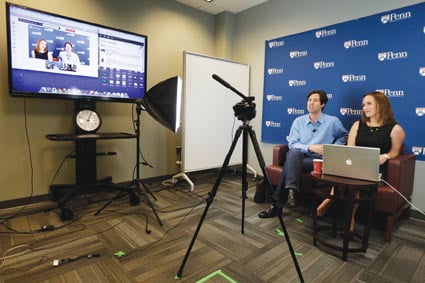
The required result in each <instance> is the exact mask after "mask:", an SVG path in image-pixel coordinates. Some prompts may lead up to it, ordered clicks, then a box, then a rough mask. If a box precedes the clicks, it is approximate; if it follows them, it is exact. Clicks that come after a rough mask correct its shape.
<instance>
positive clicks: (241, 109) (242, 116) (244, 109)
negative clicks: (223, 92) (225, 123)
mask: <svg viewBox="0 0 425 283" xmlns="http://www.w3.org/2000/svg"><path fill="white" fill-rule="evenodd" d="M213 78H214V79H215V80H217V81H219V82H220V83H221V84H223V85H224V86H226V87H228V88H230V89H231V90H233V91H234V92H236V93H237V94H238V95H239V96H241V97H243V99H244V100H243V101H242V102H240V103H238V104H236V105H235V106H234V107H233V109H234V111H235V116H237V117H238V119H239V120H241V121H243V124H242V125H241V126H240V127H239V128H238V130H237V131H236V134H235V137H234V139H233V141H232V144H231V146H230V149H229V152H228V153H227V155H226V158H225V159H224V162H223V165H222V167H221V169H220V172H219V175H218V177H217V179H216V181H215V183H214V186H213V188H212V190H211V191H210V192H209V193H208V197H207V198H206V203H207V205H206V206H205V209H204V212H203V213H202V216H201V219H200V221H199V223H198V226H197V228H196V230H195V234H194V235H193V238H192V241H191V242H190V245H189V247H188V249H187V252H186V254H185V256H184V258H183V261H182V263H181V266H180V269H179V270H178V272H177V274H176V278H177V279H178V278H180V277H181V276H182V274H183V269H184V267H185V265H186V262H187V260H188V258H189V254H190V252H191V250H192V247H193V245H194V244H195V241H196V238H197V237H198V233H199V231H200V230H201V226H202V223H203V222H204V219H205V217H206V215H207V213H208V209H209V208H210V206H211V204H212V202H213V201H214V197H215V196H216V194H217V190H218V187H219V186H220V183H221V180H222V179H223V176H224V174H225V172H226V169H227V167H228V165H229V162H230V158H231V157H232V154H233V151H234V149H235V147H236V144H237V142H238V139H239V138H240V136H241V134H242V217H241V218H242V219H241V220H242V222H241V234H244V219H245V199H246V192H247V190H248V182H247V178H246V177H247V176H246V175H247V164H248V135H249V137H250V138H251V142H252V144H253V146H254V150H255V154H256V156H257V160H258V163H259V165H260V167H261V171H262V173H263V176H264V180H265V182H266V184H267V186H268V187H269V189H270V190H271V189H272V187H271V182H270V178H269V176H268V174H267V171H266V166H265V162H264V158H263V156H262V154H261V151H260V146H259V144H258V141H257V138H256V135H255V132H254V130H253V129H252V127H251V126H250V125H249V124H248V122H249V121H250V120H251V119H252V118H254V117H255V104H254V103H253V102H252V101H253V100H254V97H246V96H244V95H243V94H241V93H240V92H239V91H237V90H236V89H234V88H233V87H232V86H231V85H230V84H229V83H227V82H226V81H224V80H223V79H221V78H220V77H219V76H217V75H215V74H214V75H213ZM276 205H277V207H279V208H280V207H281V204H278V202H277V201H276ZM277 216H278V218H279V222H280V225H281V227H282V231H283V233H284V235H285V239H286V242H287V245H288V249H289V251H290V253H291V256H292V260H293V262H294V265H295V268H296V270H297V273H298V277H299V279H300V282H304V279H303V277H302V274H301V269H300V267H299V266H298V261H297V259H296V257H295V253H294V249H293V247H292V244H291V241H290V239H289V234H288V231H287V230H286V226H285V223H284V222H283V218H282V210H281V209H278V215H277Z"/></svg>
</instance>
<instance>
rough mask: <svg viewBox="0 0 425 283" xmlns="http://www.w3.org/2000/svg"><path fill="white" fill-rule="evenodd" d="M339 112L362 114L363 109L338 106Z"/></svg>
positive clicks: (348, 114) (342, 113)
mask: <svg viewBox="0 0 425 283" xmlns="http://www.w3.org/2000/svg"><path fill="white" fill-rule="evenodd" d="M339 113H341V115H343V116H345V115H347V116H351V115H362V113H363V111H362V110H360V109H352V108H345V107H343V108H340V109H339Z"/></svg>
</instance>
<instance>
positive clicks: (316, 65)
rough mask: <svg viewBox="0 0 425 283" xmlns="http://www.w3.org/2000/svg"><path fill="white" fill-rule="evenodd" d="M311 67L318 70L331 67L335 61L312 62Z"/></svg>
mask: <svg viewBox="0 0 425 283" xmlns="http://www.w3.org/2000/svg"><path fill="white" fill-rule="evenodd" d="M313 67H314V68H315V69H316V70H318V69H327V68H333V67H335V62H325V61H319V62H314V63H313Z"/></svg>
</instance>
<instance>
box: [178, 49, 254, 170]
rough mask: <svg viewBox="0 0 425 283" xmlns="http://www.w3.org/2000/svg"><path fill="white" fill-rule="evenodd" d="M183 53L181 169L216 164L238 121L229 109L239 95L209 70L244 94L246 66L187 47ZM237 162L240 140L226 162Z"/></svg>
mask: <svg viewBox="0 0 425 283" xmlns="http://www.w3.org/2000/svg"><path fill="white" fill-rule="evenodd" d="M183 57H184V76H183V107H182V110H183V115H182V117H183V124H182V125H183V126H182V170H183V172H192V171H200V170H206V169H212V168H219V167H221V166H222V164H223V161H224V159H225V157H226V155H227V153H228V151H229V149H230V145H231V143H232V141H233V137H234V134H235V132H236V130H237V128H238V127H239V126H240V125H241V124H242V122H241V121H239V120H237V118H236V117H235V116H234V112H233V106H234V105H235V104H236V103H238V102H240V101H241V98H240V97H239V96H238V95H237V94H235V93H234V92H232V91H231V90H229V89H228V88H225V87H224V86H222V85H221V84H220V83H218V82H217V81H215V80H214V79H213V78H212V74H217V75H218V76H220V77H221V78H223V79H224V80H225V81H227V82H228V83H230V84H231V85H232V86H233V87H234V88H236V89H237V90H239V91H240V92H241V93H243V94H244V95H246V96H248V94H249V77H250V67H249V65H247V64H242V63H238V62H233V61H230V60H226V59H222V58H217V57H212V56H208V55H202V54H198V53H193V52H187V51H184V52H183ZM197 64H198V65H197ZM238 164H242V142H239V141H238V144H237V145H236V147H235V150H234V151H233V154H232V158H231V159H230V162H229V165H238Z"/></svg>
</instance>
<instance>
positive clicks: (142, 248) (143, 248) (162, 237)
mask: <svg viewBox="0 0 425 283" xmlns="http://www.w3.org/2000/svg"><path fill="white" fill-rule="evenodd" d="M200 204H201V203H199V204H197V205H195V206H193V207H192V208H191V209H190V210H189V211H188V212H187V213H186V214H185V216H184V217H183V218H182V219H181V220H180V221H179V223H177V224H176V225H174V226H173V227H171V228H170V229H168V230H167V231H166V232H165V233H164V235H162V236H161V238H159V239H158V240H156V241H155V242H152V243H150V244H148V245H146V246H143V247H140V248H136V249H134V250H132V251H130V252H128V253H126V256H128V255H131V254H133V253H136V252H141V251H144V250H146V249H148V248H151V247H155V245H156V244H158V243H159V242H161V241H162V240H163V239H164V238H165V237H166V236H167V235H168V233H170V232H171V231H172V230H174V229H176V228H177V227H178V226H180V224H182V223H183V221H184V220H185V219H186V218H187V217H188V216H189V214H190V213H191V212H192V211H193V210H194V209H195V208H196V207H197V206H199V205H200ZM113 256H114V257H115V255H113Z"/></svg>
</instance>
